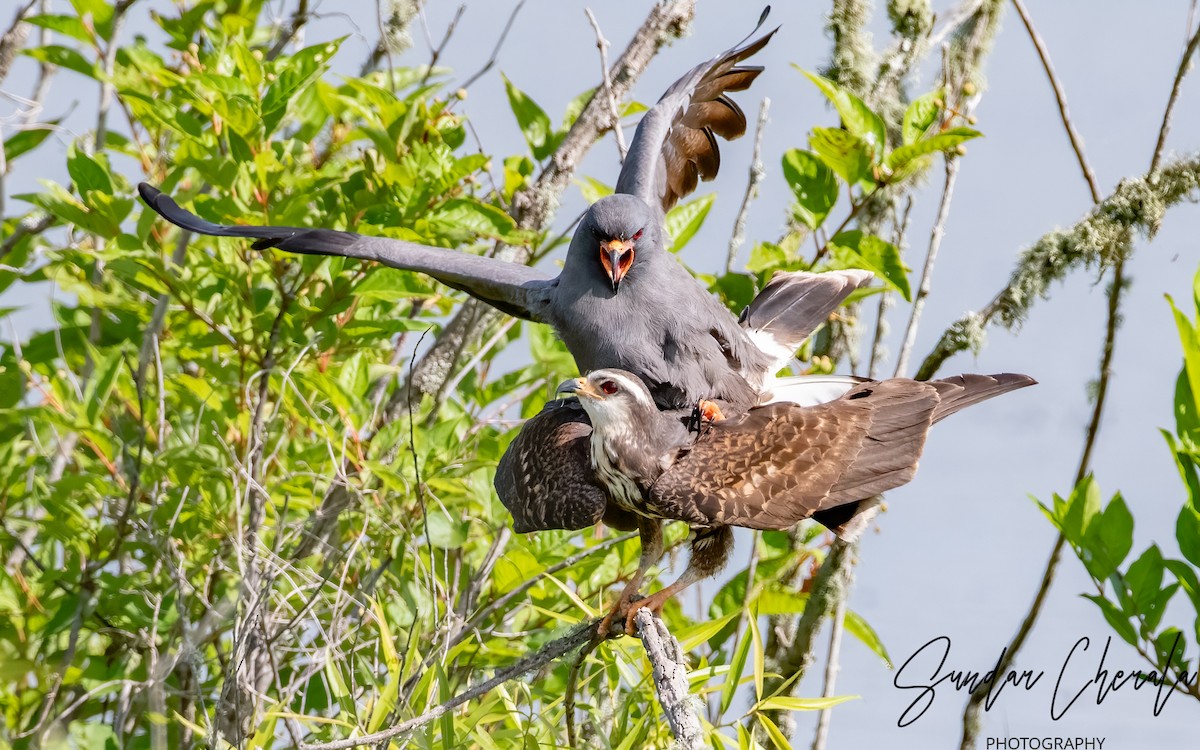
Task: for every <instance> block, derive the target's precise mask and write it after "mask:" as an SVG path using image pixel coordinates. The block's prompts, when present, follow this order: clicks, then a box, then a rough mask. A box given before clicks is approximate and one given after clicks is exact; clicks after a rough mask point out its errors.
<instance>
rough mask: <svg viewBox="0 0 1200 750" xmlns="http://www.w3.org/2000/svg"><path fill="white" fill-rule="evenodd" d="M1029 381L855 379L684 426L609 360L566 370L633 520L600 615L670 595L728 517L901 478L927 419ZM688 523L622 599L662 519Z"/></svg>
mask: <svg viewBox="0 0 1200 750" xmlns="http://www.w3.org/2000/svg"><path fill="white" fill-rule="evenodd" d="M1035 382H1036V381H1034V380H1033V378H1030V377H1028V376H1026V375H1014V374H1007V373H1005V374H1000V375H959V376H956V377H952V378H946V379H944V380H934V381H928V382H920V381H916V380H908V379H905V378H893V379H891V380H882V381H873V380H871V381H863V382H862V383H860V384H858V385H855V386H854V387H852V388H850V390H848V391H846V393H845V394H843V395H842V396H841V397H839V398H837V399H835V400H833V401H830V402H828V403H824V404H820V405H817V406H800V405H798V404H795V403H791V402H775V403H770V404H765V405H763V406H757V407H754V408H752V409H750V410H748V411H746V412H743V413H742V414H740V415H738V416H735V417H732V418H730V419H723V420H719V421H714V422H712V423H710V424H705V425H703V426H701V427H700V428H699V429H698V430H689V429H688V428H687V427H686V426H685V425H684V422H682V421H681V420H680V419H679V418H678V415H675V414H671V413H668V412H660V411H659V410H658V409H657V408H655V404H654V401H653V399H652V398H651V396H650V392H649V391H648V390H647V389H646V386H645V385H643V384H642V381H641V380H640V379H638V378H636V377H634V376H633V375H631V374H630V373H628V372H625V371H623V370H616V369H606V370H596V371H595V372H592V373H591V374H589V375H588V376H586V377H581V378H575V379H572V380H568V381H566V382H565V383H563V384H562V385H561V386H559V388H558V391H559V393H567V394H573V395H575V396H576V397H578V399H579V402H580V404H581V405H582V406H583V408H584V409H585V410H586V411H587V413H588V416H589V417H591V421H592V432H591V439H590V441H589V445H588V450H589V459H590V461H591V464H592V467H593V469H594V471H595V474H596V477H597V479H598V480H599V481H600V483H601V484H602V485H603V486H604V488H605V490H606V492H607V494H608V498H609V501H610V502H609V505H610V507H613V506H615V507H613V510H612V511H611V512H621V513H624V514H629V515H632V516H633V517H635V518H636V519H637V526H638V530H639V533H640V536H641V543H642V554H641V560H640V562H639V565H638V570H637V572H636V573H635V574H634V576H633V578H632V580H631V581H630V582H629V584H628V585H627V586H626V588H625V590H624V591H623V592H622V594H621V597H620V599H619V600H618V603H617V606H616V607H615V608H614V609H613V610H612V612H610V613H609V616H608V617H607V618H605V621H604V622H603V623H602V625H601V632H602V633H607V631H608V626H609V624H610V623H611V621H612V619H613V618H614V617H624V618H625V631H626V632H627V633H629V634H631V635H632V634H633V633H634V623H633V617H634V615H635V614H636V612H637V610H638V609H641V608H642V607H650V608H651V610H652V611H654V612H658V611H659V610H661V609H662V606H663V604H664V603H665V602H666V601H667V600H668V599H670V598H671V597H672V596H674V595H675V594H677V593H679V592H680V591H681V590H683V589H684V588H686V587H687V586H689V585H691V584H693V583H695V582H696V581H699V580H702V579H704V578H708V577H709V576H711V575H714V574H715V573H716V572H717V571H718V570H720V569H721V567H722V566H724V565H725V562H726V561H727V559H728V557H729V551H730V549H731V548H732V546H733V531H732V529H731V527H732V526H744V527H747V528H752V529H787V528H790V527H791V526H793V525H794V524H796V523H797V522H798V521H801V520H802V519H805V518H809V517H812V516H813V515H814V514H820V513H823V512H824V513H827V514H828V513H829V512H831V511H835V509H837V508H839V507H841V506H846V505H850V504H852V503H855V502H857V501H861V500H864V499H866V498H869V497H871V496H873V495H877V494H879V493H881V492H884V491H885V490H890V489H893V488H895V487H899V486H900V485H902V484H905V483H907V482H908V481H909V480H910V479H912V477H913V474H914V473H915V472H916V469H917V461H918V459H919V458H920V457H921V451H922V449H923V448H924V447H925V436H926V434H928V432H929V428H930V426H931V425H932V424H933V423H934V422H937V421H939V420H941V419H943V418H945V417H948V416H950V415H951V414H953V413H955V412H956V411H959V410H960V409H963V408H965V407H967V406H970V405H972V404H975V403H978V402H980V401H984V400H986V399H989V398H992V397H993V396H998V395H1000V394H1002V393H1006V392H1008V391H1011V390H1015V389H1017V388H1023V387H1025V386H1028V385H1033V384H1034V383H1035ZM664 520H677V521H684V522H686V523H687V524H688V525H689V526H690V527H691V529H692V531H693V532H694V533H695V536H694V538H693V540H692V554H691V559H690V560H689V562H688V567H687V569H686V570H685V571H684V572H683V575H682V576H680V577H679V579H678V580H676V581H675V582H674V583H672V584H671V585H669V586H667V587H666V588H664V589H662V590H660V591H658V592H657V593H655V594H653V595H651V596H650V597H647V598H644V599H639V600H638V601H636V602H635V601H633V599H634V597H635V596H636V595H637V593H638V589H639V588H640V587H641V583H642V580H643V578H644V577H645V574H646V571H647V569H648V568H649V567H650V566H651V565H653V564H654V563H655V562H657V561H658V559H659V558H660V557H661V556H662V552H663V541H662V521H664Z"/></svg>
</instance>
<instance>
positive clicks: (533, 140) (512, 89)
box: [501, 75, 554, 161]
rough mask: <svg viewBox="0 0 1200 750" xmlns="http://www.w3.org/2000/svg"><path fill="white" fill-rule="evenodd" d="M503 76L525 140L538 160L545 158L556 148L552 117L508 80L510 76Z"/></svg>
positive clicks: (511, 105)
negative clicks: (551, 140) (552, 142)
mask: <svg viewBox="0 0 1200 750" xmlns="http://www.w3.org/2000/svg"><path fill="white" fill-rule="evenodd" d="M501 77H502V78H503V79H504V90H505V92H506V93H507V94H508V105H509V106H510V107H511V108H512V111H513V114H514V115H516V117H517V125H519V126H520V128H521V135H523V136H525V142H526V143H527V144H529V150H530V151H532V152H533V158H535V159H537V160H538V161H541V160H542V159H545V158H546V157H547V156H549V155H550V153H551V152H552V151H553V150H554V147H553V145H552V144H551V143H550V136H551V134H552V133H553V132H554V128H553V127H552V126H551V125H550V117H549V116H548V115H547V114H546V111H545V110H543V109H542V108H541V107H539V106H538V104H537V102H535V101H534V100H533V99H530V98H529V96H528V95H526V94H525V92H524V91H521V90H520V89H519V88H517V87H516V86H514V85H513V82H512V81H510V80H508V76H505V75H501Z"/></svg>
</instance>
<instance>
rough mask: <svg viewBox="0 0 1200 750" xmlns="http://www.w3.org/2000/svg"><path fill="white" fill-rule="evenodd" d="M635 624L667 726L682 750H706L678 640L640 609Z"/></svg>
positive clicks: (648, 613) (656, 620)
mask: <svg viewBox="0 0 1200 750" xmlns="http://www.w3.org/2000/svg"><path fill="white" fill-rule="evenodd" d="M634 622H636V623H637V628H638V634H639V635H640V636H641V639H642V645H643V646H645V648H646V657H647V658H648V659H649V660H650V664H651V666H652V668H653V671H652V674H653V677H654V688H655V690H656V691H657V692H658V702H659V703H660V704H662V709H663V713H664V714H665V715H666V717H667V724H669V725H670V727H671V733H672V734H674V735H675V741H676V743H678V746H679V748H680V750H701V748H707V747H708V743H707V742H706V741H705V739H704V729H703V728H702V727H701V725H700V717H699V715H697V713H696V707H695V705H694V704H693V703H694V702H693V699H692V696H691V695H690V693H689V689H690V688H689V685H688V677H687V657H686V656H685V655H684V653H683V649H681V648H680V647H679V641H677V640H675V636H673V635H671V631H669V630H667V626H666V625H664V624H663V621H662V620H660V619H659V618H657V617H655V616H654V615H652V614H650V612H649V610H646V609H639V610H638V612H637V614H636V615H634Z"/></svg>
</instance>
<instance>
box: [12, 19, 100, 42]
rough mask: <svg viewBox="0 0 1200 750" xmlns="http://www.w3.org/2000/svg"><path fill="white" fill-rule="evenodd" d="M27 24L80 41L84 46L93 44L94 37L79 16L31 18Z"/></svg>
mask: <svg viewBox="0 0 1200 750" xmlns="http://www.w3.org/2000/svg"><path fill="white" fill-rule="evenodd" d="M25 22H26V23H29V24H33V25H34V26H40V27H42V28H43V29H49V30H50V31H54V32H57V33H59V34H63V35H65V36H69V37H71V38H72V39H78V40H79V41H81V42H83V43H84V44H91V43H92V37H91V35H90V34H88V30H87V27H86V26H84V25H83V21H81V20H79V17H78V16H63V15H55V14H45V15H40V16H30V17H29V18H26V19H25Z"/></svg>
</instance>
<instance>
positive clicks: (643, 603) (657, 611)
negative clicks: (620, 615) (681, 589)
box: [625, 591, 671, 636]
mask: <svg viewBox="0 0 1200 750" xmlns="http://www.w3.org/2000/svg"><path fill="white" fill-rule="evenodd" d="M662 593H663V592H661V591H659V592H658V593H656V594H654V595H653V596H647V597H644V598H642V599H638V600H637V601H636V602H633V603H632V604H631V605H630V606H629V612H628V613H627V614H626V615H625V635H632V636H636V635H637V622H635V620H636V618H637V613H638V610H639V609H648V610H650V614H652V615H654V616H655V617H659V616H661V615H662V608H663V605H664V604H666V603H667V600H668V599H670V598H671V597H670V595H669V594H668V595H667V596H662Z"/></svg>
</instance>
